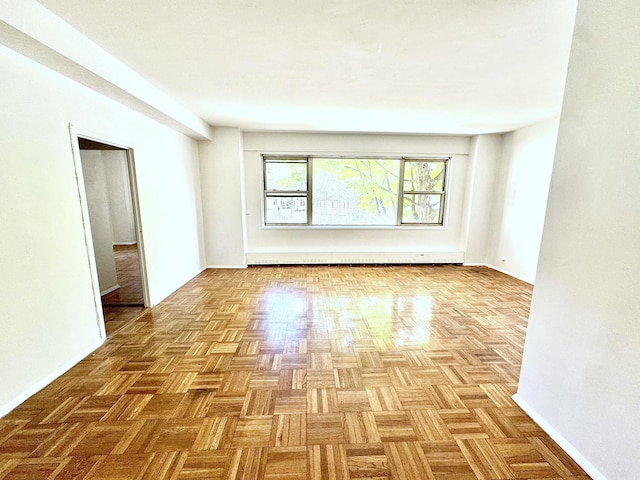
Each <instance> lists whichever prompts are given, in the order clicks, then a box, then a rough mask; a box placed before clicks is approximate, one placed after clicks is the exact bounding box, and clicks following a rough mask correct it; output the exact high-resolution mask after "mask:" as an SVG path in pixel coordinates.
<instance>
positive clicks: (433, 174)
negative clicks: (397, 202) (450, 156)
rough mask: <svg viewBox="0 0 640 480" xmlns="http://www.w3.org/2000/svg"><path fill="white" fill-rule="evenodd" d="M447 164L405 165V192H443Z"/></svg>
mask: <svg viewBox="0 0 640 480" xmlns="http://www.w3.org/2000/svg"><path fill="white" fill-rule="evenodd" d="M444 173H445V162H413V161H406V162H405V164H404V184H403V187H404V191H405V192H441V191H442V190H444Z"/></svg>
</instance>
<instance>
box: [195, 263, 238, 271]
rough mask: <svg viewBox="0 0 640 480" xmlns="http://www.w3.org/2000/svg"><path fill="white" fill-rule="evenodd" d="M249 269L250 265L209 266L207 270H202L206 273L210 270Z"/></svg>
mask: <svg viewBox="0 0 640 480" xmlns="http://www.w3.org/2000/svg"><path fill="white" fill-rule="evenodd" d="M247 267H248V265H246V264H245V265H207V266H206V267H205V268H203V269H202V271H205V270H207V269H209V268H227V269H234V268H240V269H246V268H247Z"/></svg>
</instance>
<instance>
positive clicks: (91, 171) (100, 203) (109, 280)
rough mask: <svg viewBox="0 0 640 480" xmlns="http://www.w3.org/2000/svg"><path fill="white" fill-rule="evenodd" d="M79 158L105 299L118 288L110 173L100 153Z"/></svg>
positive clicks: (87, 153)
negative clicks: (112, 224)
mask: <svg viewBox="0 0 640 480" xmlns="http://www.w3.org/2000/svg"><path fill="white" fill-rule="evenodd" d="M80 157H81V159H82V176H83V178H84V188H85V192H86V198H87V210H88V211H89V223H90V225H91V239H92V243H93V254H94V256H95V260H96V263H95V265H96V269H97V274H98V284H99V286H100V292H101V294H103V295H104V294H105V293H108V292H110V291H113V290H114V289H115V288H117V287H118V275H117V273H116V260H115V257H114V255H113V229H112V227H111V205H110V202H109V194H108V187H107V173H106V171H105V162H104V161H103V159H102V152H101V151H100V150H82V151H81V152H80Z"/></svg>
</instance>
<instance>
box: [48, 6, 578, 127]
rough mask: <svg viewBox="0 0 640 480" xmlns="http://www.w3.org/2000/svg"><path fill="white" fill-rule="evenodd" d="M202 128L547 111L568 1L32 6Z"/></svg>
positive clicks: (480, 117) (552, 109)
mask: <svg viewBox="0 0 640 480" xmlns="http://www.w3.org/2000/svg"><path fill="white" fill-rule="evenodd" d="M40 3H42V4H43V5H44V6H46V7H47V8H49V9H50V10H51V11H53V12H54V13H55V14H57V15H59V16H60V17H61V18H62V19H64V20H65V21H66V22H68V23H69V24H70V25H72V26H73V27H75V28H76V29H78V30H79V31H80V32H81V33H83V34H84V35H86V36H87V37H88V38H90V39H91V40H93V41H95V42H96V43H97V44H98V45H100V46H102V47H103V48H104V49H105V50H107V51H108V52H110V53H111V54H113V55H114V56H115V57H117V58H118V59H120V60H121V61H122V62H124V63H125V64H127V65H128V66H130V67H131V68H132V69H133V70H135V71H136V72H138V73H139V74H140V75H142V76H143V77H144V78H145V79H147V80H148V81H149V82H151V83H152V84H153V85H155V86H157V87H158V88H159V89H160V90H162V91H164V92H166V93H167V94H168V95H170V96H172V97H173V98H174V99H176V100H177V101H178V102H180V103H181V104H183V105H185V106H186V107H187V108H189V109H190V110H191V111H192V112H194V113H195V114H196V115H198V116H199V117H200V118H202V119H204V120H205V121H206V122H208V123H210V124H212V125H228V126H237V127H241V128H243V129H246V130H263V129H264V130H301V131H348V132H399V133H400V132H402V133H442V134H476V133H491V132H504V131H510V130H513V129H516V128H519V127H522V126H526V125H530V124H532V123H536V122H538V121H541V120H544V119H547V118H550V117H554V116H557V115H559V113H560V107H561V103H562V94H563V89H564V81H565V76H566V70H567V63H568V57H569V49H570V43H571V36H572V31H573V22H574V15H575V10H576V5H577V0H393V1H390V0H348V1H347V0H320V1H316V0H171V1H169V0H162V1H158V0H135V1H131V0H83V1H81V2H79V1H78V0H40Z"/></svg>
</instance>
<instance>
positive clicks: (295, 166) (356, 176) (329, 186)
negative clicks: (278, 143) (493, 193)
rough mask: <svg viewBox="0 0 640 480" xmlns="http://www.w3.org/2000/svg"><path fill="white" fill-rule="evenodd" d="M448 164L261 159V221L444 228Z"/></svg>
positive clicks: (432, 160)
mask: <svg viewBox="0 0 640 480" xmlns="http://www.w3.org/2000/svg"><path fill="white" fill-rule="evenodd" d="M448 161H449V158H369V157H349V158H343V157H326V156H318V157H312V156H304V157H285V156H270V155H264V156H263V172H264V179H263V180H264V223H265V225H352V226H384V225H389V226H390V225H442V224H443V222H444V207H445V187H446V175H447V165H448Z"/></svg>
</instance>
